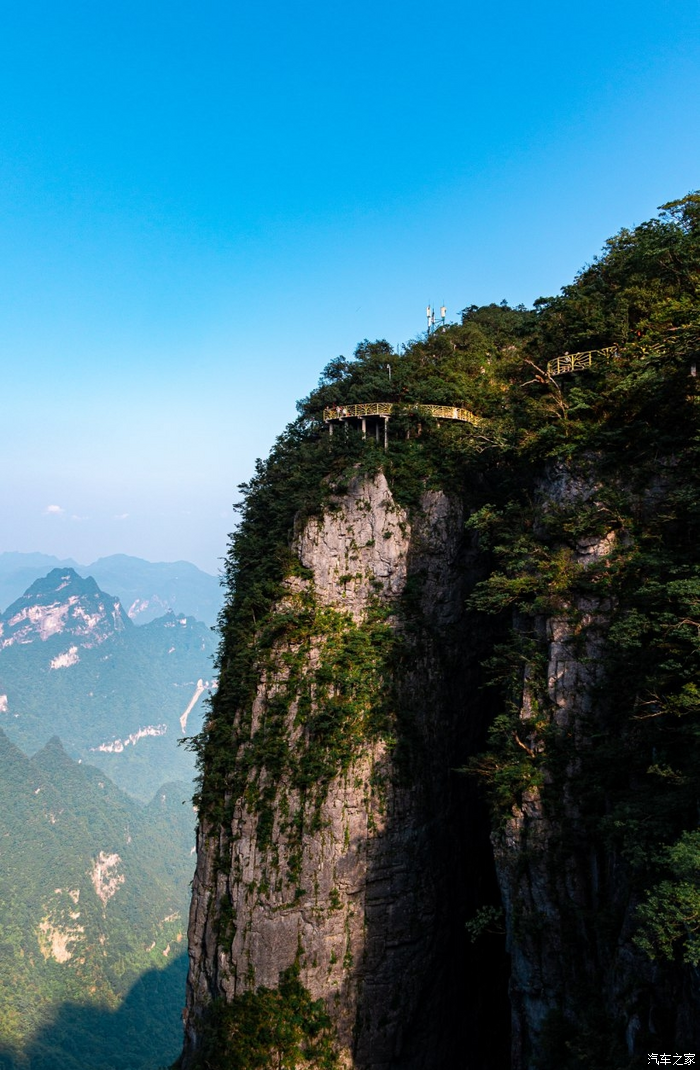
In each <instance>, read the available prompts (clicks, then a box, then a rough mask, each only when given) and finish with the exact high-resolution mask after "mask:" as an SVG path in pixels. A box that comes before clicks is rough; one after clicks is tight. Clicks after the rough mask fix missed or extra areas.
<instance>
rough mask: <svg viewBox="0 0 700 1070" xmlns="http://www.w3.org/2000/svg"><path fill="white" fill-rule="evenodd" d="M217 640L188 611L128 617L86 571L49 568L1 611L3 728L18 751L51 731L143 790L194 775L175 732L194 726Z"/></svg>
mask: <svg viewBox="0 0 700 1070" xmlns="http://www.w3.org/2000/svg"><path fill="white" fill-rule="evenodd" d="M111 560H112V561H115V560H119V559H111ZM127 560H128V559H127ZM215 646H216V639H215V636H214V634H213V632H212V631H211V629H210V628H208V627H207V626H206V625H205V624H203V623H201V622H200V621H197V620H195V619H194V617H192V616H185V615H183V614H175V613H172V612H168V613H166V614H165V615H164V616H161V617H158V618H157V619H155V620H152V621H150V622H149V623H147V624H143V625H142V626H140V627H136V626H135V625H134V623H133V621H132V619H131V618H130V617H129V615H128V614H127V612H126V611H125V609H124V607H123V605H122V603H121V601H120V599H119V598H118V597H116V596H115V595H113V594H107V593H105V592H104V591H103V590H102V589H101V588H100V587H98V585H97V583H96V582H95V580H94V578H92V577H90V578H83V577H81V576H80V575H78V573H77V571H76V570H75V569H73V568H72V567H65V566H64V567H61V568H55V569H53V570H52V571H51V572H49V574H48V575H47V576H43V577H41V578H40V579H37V580H35V581H34V582H33V583H32V584H31V586H30V587H29V588H28V590H27V591H26V592H25V593H24V594H23V595H22V596H21V597H20V598H18V599H16V600H15V601H14V602H13V603H12V604H11V605H10V606H9V607H8V608H7V609H6V610H5V612H4V613H2V614H0V728H3V729H4V730H5V731H6V732H7V735H8V736H9V737H10V739H11V740H12V741H13V742H14V743H15V744H16V745H17V746H19V747H20V748H21V749H22V750H23V751H24V752H25V753H26V754H31V753H33V752H34V751H35V750H37V749H38V748H40V747H42V746H44V744H45V743H46V741H47V739H48V738H49V737H51V736H52V735H58V736H60V738H61V740H62V741H63V744H64V746H65V747H66V749H67V751H68V753H69V754H70V755H71V756H72V757H74V758H76V759H79V760H82V761H88V762H90V763H91V764H94V765H97V766H98V767H99V768H101V769H103V770H104V771H105V772H106V773H107V774H108V775H109V776H110V777H111V778H112V779H113V780H114V781H115V783H117V784H119V785H120V787H122V788H123V789H124V790H126V791H128V792H130V793H131V794H133V795H135V796H137V797H139V798H141V799H144V800H147V799H149V798H151V797H152V795H153V792H154V791H155V790H156V788H157V787H158V785H159V784H160V783H162V782H163V781H164V780H183V781H188V782H191V780H192V776H193V772H194V762H193V758H192V755H191V754H190V753H189V752H188V751H187V750H185V749H184V748H182V747H178V745H177V740H178V738H179V737H181V736H184V735H193V734H195V733H196V732H197V731H199V728H200V727H201V716H202V700H203V698H205V697H206V695H207V694H208V692H209V689H210V688H211V687H212V686H214V682H213V680H212V672H213V668H212V655H213V653H214V650H215Z"/></svg>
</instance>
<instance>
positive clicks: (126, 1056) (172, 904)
mask: <svg viewBox="0 0 700 1070" xmlns="http://www.w3.org/2000/svg"><path fill="white" fill-rule="evenodd" d="M187 794H188V786H187V785H186V784H185V785H183V784H168V785H164V786H163V787H162V788H161V789H160V790H159V791H158V793H157V794H156V796H155V798H154V799H153V800H152V801H151V802H150V803H149V804H148V805H147V806H144V805H142V804H140V803H137V802H135V801H134V800H133V799H131V798H129V796H128V795H125V794H124V793H123V792H121V791H120V790H119V789H118V788H117V787H116V786H115V785H114V784H113V783H112V782H111V781H109V780H108V779H107V778H106V777H105V775H104V773H101V772H100V771H99V770H97V769H95V768H93V767H91V766H88V765H79V764H78V763H77V762H74V761H72V760H71V759H70V758H69V757H68V755H67V754H66V753H65V751H64V750H63V748H62V746H61V744H60V741H59V740H58V739H56V738H54V739H52V740H51V741H50V742H49V743H48V744H47V745H46V746H45V747H44V748H42V750H40V751H39V752H38V753H37V754H35V755H34V757H33V758H27V757H26V756H25V755H24V754H22V752H21V751H20V750H19V749H18V748H17V747H15V746H14V745H13V744H12V743H11V742H10V741H9V740H8V739H7V736H6V735H5V734H4V733H2V732H0V942H1V944H2V953H1V954H0V1006H2V1015H1V1016H0V1065H1V1066H4V1067H13V1068H14V1067H17V1068H25V1067H26V1068H29V1070H31V1068H36V1067H41V1068H42V1070H86V1068H87V1067H90V1070H98V1068H100V1067H102V1068H104V1070H119V1068H120V1067H124V1068H125V1070H127V1068H128V1070H141V1068H142V1070H155V1068H157V1067H159V1066H162V1065H164V1063H165V1062H166V1061H167V1060H168V1058H172V1056H173V1054H174V1053H175V1051H176V1050H177V1044H178V1038H179V1033H180V1010H181V1004H182V1000H183V997H184V970H183V956H184V953H185V948H186V941H185V924H186V912H187V896H188V885H189V879H190V875H191V870H192V865H193V858H192V854H191V851H192V810H191V807H190V806H189V805H187V804H186V802H185V801H186V799H187ZM176 962H177V963H178V964H177V965H176ZM154 971H155V972H154ZM134 985H137V988H144V989H146V990H147V991H149V992H150V999H149V1001H148V1002H143V1001H142V1002H139V1000H138V998H135V994H134V993H131V992H130V990H131V989H132V988H133V986H134ZM124 1000H127V1001H128V1000H130V1001H131V1003H130V1006H131V1013H130V1015H128V1016H127V1015H125V1014H124V1013H123V1012H121V1011H120V1007H121V1005H122V1002H123V1001H124Z"/></svg>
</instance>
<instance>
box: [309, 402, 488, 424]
mask: <svg viewBox="0 0 700 1070" xmlns="http://www.w3.org/2000/svg"><path fill="white" fill-rule="evenodd" d="M407 411H410V412H424V413H426V414H427V415H429V416H433V417H435V419H436V420H459V421H460V422H461V423H465V424H475V425H476V424H478V423H480V422H481V418H480V417H479V416H477V415H476V414H475V413H473V412H470V411H469V409H460V408H458V407H457V406H456V405H420V404H415V405H411V404H407V405H397V404H394V403H393V402H391V401H372V402H368V403H367V404H365V405H332V406H331V407H330V408H328V409H324V410H323V419H324V421H325V422H326V423H330V422H331V421H332V420H353V419H354V420H357V419H362V418H363V417H366V416H383V417H384V418H385V419H386V418H387V417H389V416H393V415H395V414H396V413H398V412H407Z"/></svg>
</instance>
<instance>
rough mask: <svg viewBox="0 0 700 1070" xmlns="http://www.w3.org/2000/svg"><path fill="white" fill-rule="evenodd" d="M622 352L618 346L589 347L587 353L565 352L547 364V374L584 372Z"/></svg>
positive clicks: (552, 375)
mask: <svg viewBox="0 0 700 1070" xmlns="http://www.w3.org/2000/svg"><path fill="white" fill-rule="evenodd" d="M619 352H620V350H619V348H618V346H606V348H605V349H587V350H586V351H585V353H565V354H564V356H563V357H556V358H555V359H554V360H550V361H549V362H548V364H547V375H549V376H551V378H554V377H555V376H556V375H566V374H567V372H582V371H585V370H586V368H592V367H593V365H594V364H600V363H601V362H603V361H609V360H612V358H613V357H616V356H617V355H618V353H619Z"/></svg>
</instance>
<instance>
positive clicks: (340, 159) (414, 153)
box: [0, 0, 700, 571]
mask: <svg viewBox="0 0 700 1070" xmlns="http://www.w3.org/2000/svg"><path fill="white" fill-rule="evenodd" d="M0 98H1V113H0V116H1V121H0V221H1V222H0V227H1V228H2V244H1V253H0V352H1V353H2V365H3V370H2V395H1V396H2V413H3V421H2V422H3V438H4V442H5V448H4V450H3V451H2V461H0V494H2V499H3V502H4V508H3V510H2V514H3V520H2V523H1V525H0V550H25V551H29V550H42V551H44V552H47V553H56V554H58V555H60V556H72V557H75V558H77V559H78V560H82V561H84V562H87V561H91V560H93V559H94V558H96V557H99V556H103V555H105V554H109V553H115V552H125V553H132V554H137V555H139V556H144V557H148V558H150V559H151V560H172V559H176V558H186V559H189V560H192V561H194V562H195V563H196V564H198V565H200V566H201V567H203V568H206V569H208V570H209V571H216V569H217V567H218V559H219V558H220V557H221V556H222V555H223V554H224V552H225V546H226V533H227V532H228V531H230V530H231V528H232V526H233V523H234V520H233V514H232V512H231V504H232V502H233V501H234V500H235V499H236V496H237V495H236V486H237V484H238V483H239V482H240V481H241V480H243V479H246V478H247V477H248V476H249V475H250V473H251V472H252V468H253V464H254V460H255V458H256V457H257V456H260V455H264V454H265V453H267V451H268V449H269V448H270V446H271V444H272V442H273V441H274V437H275V435H276V434H277V433H278V432H279V431H280V430H281V429H282V428H283V426H284V425H285V423H286V422H287V421H288V420H290V419H292V418H293V416H294V411H295V410H294V402H295V400H296V398H298V397H300V396H302V395H304V394H306V393H308V391H309V390H310V389H311V388H312V387H313V386H314V385H315V383H316V381H317V379H318V375H319V372H320V370H321V369H322V367H323V366H324V365H325V364H326V363H327V361H328V360H329V359H331V358H332V357H334V356H336V355H337V354H339V353H344V354H346V355H349V354H350V353H351V352H352V350H353V348H354V346H355V344H356V343H357V342H358V341H359V340H361V339H363V338H365V337H367V338H370V339H373V338H377V337H386V338H387V339H388V340H389V341H390V342H392V343H397V342H399V341H404V340H407V339H409V338H411V337H415V336H416V335H417V334H419V333H420V331H421V330H422V329H423V326H424V310H425V305H426V303H427V302H428V301H430V302H432V303H434V304H436V305H439V304H441V303H442V302H445V304H446V305H447V307H448V317H450V318H451V317H454V318H457V315H458V312H459V310H460V309H462V308H463V307H465V306H466V305H468V304H472V303H481V302H487V301H491V300H496V301H500V300H502V299H503V298H506V299H507V300H508V301H510V302H512V303H519V302H523V303H525V304H530V303H531V302H532V301H533V300H534V299H535V298H536V297H538V296H539V295H541V294H551V293H554V292H556V291H557V290H558V289H559V287H560V286H562V285H564V284H565V283H566V282H568V281H570V280H571V278H572V277H573V275H574V274H575V272H576V271H577V270H578V269H580V268H581V267H582V266H583V265H584V264H585V263H586V262H588V261H590V260H591V259H592V257H593V256H594V255H595V254H596V253H597V252H598V251H599V249H600V247H601V245H602V243H603V241H604V240H605V238H606V237H608V236H609V235H610V234H612V233H614V232H616V231H617V230H619V229H620V227H622V226H632V225H634V224H636V223H639V222H641V221H642V220H644V219H646V218H649V217H651V216H652V215H653V214H654V213H655V210H656V207H657V206H658V205H659V204H661V203H662V202H664V201H666V200H669V199H672V198H674V197H679V196H682V195H683V194H685V193H687V192H688V191H689V190H691V189H695V188H698V187H699V186H700V134H699V131H698V119H697V116H698V113H699V104H700V5H699V4H698V3H697V0H692V2H687V0H677V2H676V3H674V4H672V5H671V4H669V5H662V4H659V3H656V2H655V3H651V2H644V0H641V2H640V0H637V2H626V0H625V2H619V0H607V2H606V3H601V2H598V0H589V2H588V3H586V4H576V5H574V4H563V3H561V0H559V2H557V3H553V2H544V3H538V2H537V0H534V2H533V3H530V4H524V3H522V2H519V3H512V2H507V0H506V2H503V3H501V4H500V5H483V6H482V5H481V4H475V3H470V2H468V0H467V2H465V0H459V2H452V0H449V2H444V3H440V2H438V3H437V4H433V5H431V6H428V5H426V4H421V5H418V4H417V3H414V2H413V0H402V2H401V3H398V2H387V0H379V2H375V3H373V4H370V3H367V2H366V0H359V2H358V0H356V2H355V3H352V4H340V3H328V2H327V3H323V4H322V3H319V2H318V0H308V2H301V3H298V4H289V3H280V2H277V0H275V2H272V3H268V4H260V5H255V6H254V5H252V4H246V5H242V4H238V3H230V2H229V3H224V2H221V0H198V2H197V3H194V2H192V0H190V2H187V3H185V2H181V0H169V2H168V3H165V2H163V0H148V2H147V3H144V2H143V0H141V2H139V3H135V2H134V0H117V2H116V3H114V4H111V5H109V4H108V5H106V4H96V3H95V2H94V0H90V2H87V0H73V2H71V3H67V2H61V0H58V2H56V0H53V2H52V3H49V2H48V0H43V2H35V0H23V3H22V4H19V3H17V4H13V5H9V4H6V5H4V10H3V14H2V21H1V22H0ZM50 506H53V507H54V508H53V509H49V507H50Z"/></svg>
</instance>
